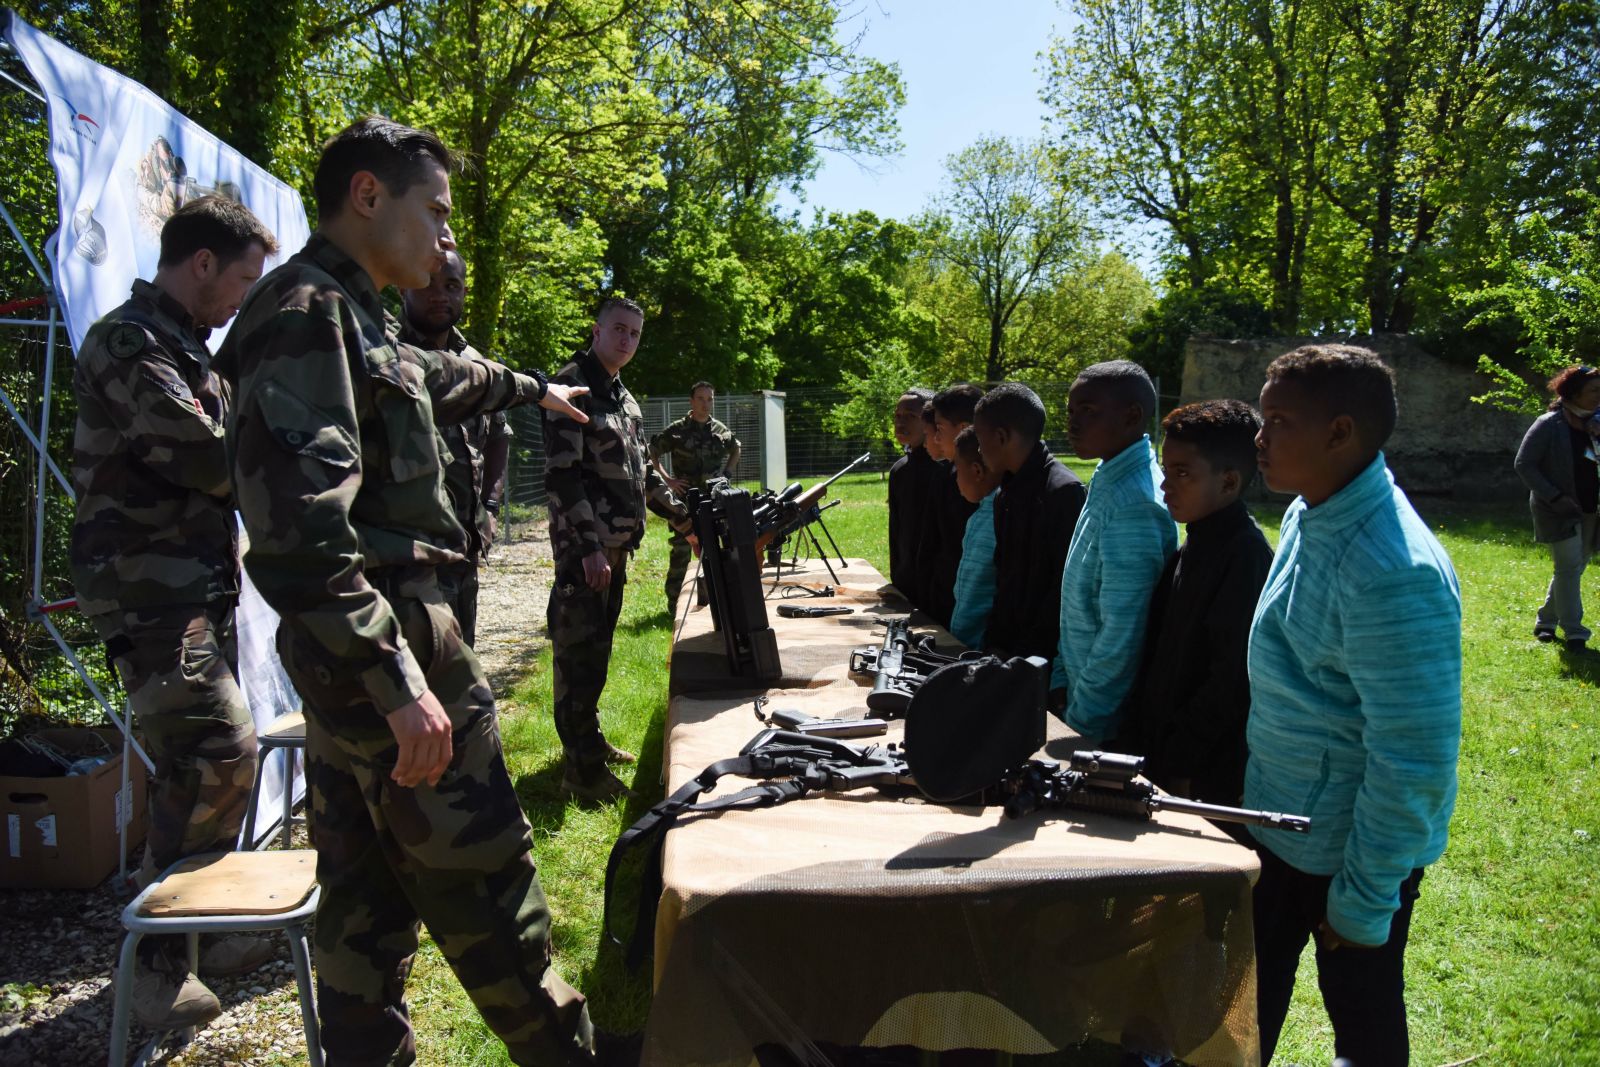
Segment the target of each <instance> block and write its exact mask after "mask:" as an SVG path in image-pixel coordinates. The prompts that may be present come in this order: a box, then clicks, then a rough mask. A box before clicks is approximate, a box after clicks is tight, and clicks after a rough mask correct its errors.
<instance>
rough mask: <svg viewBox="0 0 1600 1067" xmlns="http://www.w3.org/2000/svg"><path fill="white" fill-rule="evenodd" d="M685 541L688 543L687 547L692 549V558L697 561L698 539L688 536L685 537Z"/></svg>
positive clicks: (698, 554)
mask: <svg viewBox="0 0 1600 1067" xmlns="http://www.w3.org/2000/svg"><path fill="white" fill-rule="evenodd" d="M685 540H686V541H688V542H689V547H690V548H692V549H694V558H695V559H699V558H700V538H698V537H696V536H695V535H694V534H689V535H687V536H686V537H685Z"/></svg>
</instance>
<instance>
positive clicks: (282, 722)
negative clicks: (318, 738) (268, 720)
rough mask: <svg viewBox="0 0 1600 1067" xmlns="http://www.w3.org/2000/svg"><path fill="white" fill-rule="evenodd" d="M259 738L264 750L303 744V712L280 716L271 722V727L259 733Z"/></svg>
mask: <svg viewBox="0 0 1600 1067" xmlns="http://www.w3.org/2000/svg"><path fill="white" fill-rule="evenodd" d="M259 737H260V741H261V744H262V746H263V747H266V748H273V747H281V746H284V745H303V744H305V741H306V714H305V712H303V711H294V712H290V713H289V714H288V715H280V716H279V717H278V718H276V719H274V720H273V721H272V725H271V726H268V727H267V728H266V729H265V730H262V731H261V732H260V734H259Z"/></svg>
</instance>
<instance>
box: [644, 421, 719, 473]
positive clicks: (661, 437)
mask: <svg viewBox="0 0 1600 1067" xmlns="http://www.w3.org/2000/svg"><path fill="white" fill-rule="evenodd" d="M738 447H739V439H738V438H737V437H735V436H733V431H732V430H730V429H728V427H727V426H726V425H725V424H723V423H721V422H718V421H717V420H716V419H708V420H706V421H705V422H696V421H695V420H694V416H692V415H685V416H684V417H683V418H681V419H679V420H678V421H677V422H674V423H672V424H671V425H669V426H668V427H667V428H666V429H664V430H662V431H661V432H660V433H658V434H656V435H655V436H654V437H652V438H651V439H650V458H651V459H660V458H661V457H662V456H668V457H670V458H671V460H672V476H673V477H674V478H682V479H683V480H684V481H686V482H688V483H689V484H690V485H692V486H694V487H695V488H697V489H698V488H704V487H705V484H706V479H707V478H712V477H715V476H716V475H719V474H721V473H722V468H723V467H724V466H725V465H726V464H727V462H728V457H729V456H730V455H732V454H733V450H734V449H736V448H738Z"/></svg>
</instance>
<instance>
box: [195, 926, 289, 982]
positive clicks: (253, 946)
mask: <svg viewBox="0 0 1600 1067" xmlns="http://www.w3.org/2000/svg"><path fill="white" fill-rule="evenodd" d="M277 954H278V947H277V945H275V944H273V942H272V940H271V939H270V938H265V937H256V936H254V935H253V934H222V935H219V936H217V937H211V938H205V939H203V940H202V941H201V947H200V974H201V975H202V976H203V977H206V978H235V977H238V976H239V975H241V974H249V973H250V972H251V971H253V970H255V969H256V968H258V967H260V966H261V965H262V964H263V963H266V962H267V961H268V960H270V959H272V958H273V957H275V956H276V955H277Z"/></svg>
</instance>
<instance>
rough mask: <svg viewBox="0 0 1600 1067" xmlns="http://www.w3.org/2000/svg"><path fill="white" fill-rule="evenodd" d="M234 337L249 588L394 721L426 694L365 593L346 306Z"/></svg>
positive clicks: (234, 444)
mask: <svg viewBox="0 0 1600 1067" xmlns="http://www.w3.org/2000/svg"><path fill="white" fill-rule="evenodd" d="M355 329H356V328H355V327H354V325H353V324H352V325H351V331H352V333H353V334H354V331H355ZM234 330H235V331H236V332H237V331H241V330H243V331H245V332H244V333H243V335H242V336H240V337H239V338H238V339H237V344H238V347H239V349H240V351H241V353H242V355H241V359H240V364H241V367H240V378H239V386H238V400H239V406H238V409H237V411H236V412H235V414H234V419H233V424H232V427H231V429H230V430H229V447H230V451H231V453H232V456H233V466H234V477H235V486H236V489H235V492H236V496H237V498H238V503H239V512H240V514H241V515H242V516H243V517H244V524H245V532H246V533H247V534H248V535H249V550H248V552H247V553H246V555H245V566H246V567H247V568H248V569H249V572H250V578H251V580H252V581H254V582H255V584H256V587H257V588H258V589H259V590H260V591H261V595H262V597H263V598H264V599H265V600H266V601H267V603H268V604H270V605H272V607H273V609H274V610H276V611H277V612H278V614H279V615H281V616H282V617H283V621H284V624H285V625H286V626H287V627H288V628H289V632H290V634H291V635H292V636H293V637H295V638H296V639H298V640H299V641H300V642H303V643H304V644H305V645H306V646H308V649H309V654H310V655H311V656H312V657H314V658H315V659H316V660H317V661H318V662H319V663H320V664H322V665H323V666H325V667H327V668H328V669H330V670H335V671H338V672H340V673H341V674H342V675H344V676H349V675H351V674H354V675H355V676H356V677H358V678H359V679H360V681H361V684H362V686H363V687H364V688H365V689H366V692H367V694H368V696H369V697H370V698H371V699H372V702H373V703H374V704H376V705H377V706H378V708H379V709H380V710H382V711H384V712H385V713H387V712H390V711H394V710H396V709H398V708H400V707H402V706H404V705H406V704H408V703H410V702H412V701H414V700H417V699H419V698H421V696H422V695H423V694H424V693H425V692H427V689H428V685H427V681H426V680H425V678H424V677H423V672H422V669H421V667H420V666H419V665H418V663H417V660H416V657H415V656H414V655H413V654H412V652H411V649H410V647H409V646H408V645H407V644H406V641H405V638H404V637H403V636H402V635H401V628H400V622H399V620H398V619H397V618H396V616H395V613H394V610H393V609H392V608H391V607H390V605H389V602H388V601H387V600H386V599H384V597H383V596H382V594H380V593H379V592H378V591H377V590H376V589H374V588H373V587H372V585H371V584H370V583H369V582H368V581H367V578H366V575H365V573H364V572H363V562H362V553H361V546H360V542H359V539H358V537H357V534H356V531H355V528H354V527H353V526H352V524H351V520H350V511H351V507H352V505H353V504H354V502H355V498H356V493H357V491H358V490H359V489H360V487H361V480H362V476H363V473H364V472H363V470H362V462H361V447H360V440H361V426H360V416H359V414H358V410H359V409H358V407H357V398H356V394H355V388H354V385H353V382H352V374H353V371H352V368H351V360H352V355H351V353H350V352H349V351H348V350H347V348H346V339H345V332H344V330H342V329H341V317H340V301H339V300H338V298H336V297H334V296H332V295H324V296H322V297H321V298H320V299H317V300H314V301H313V302H312V303H311V306H310V307H309V308H297V307H286V308H271V307H263V308H261V309H260V311H259V313H257V314H252V315H251V316H250V321H241V322H239V323H236V324H235V325H234ZM354 336H356V337H358V336H359V335H358V334H356V335H354ZM229 343H230V344H234V343H235V339H234V338H232V337H230V338H229ZM352 343H359V341H358V340H356V341H353V342H352ZM355 358H359V356H356V357H355Z"/></svg>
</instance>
